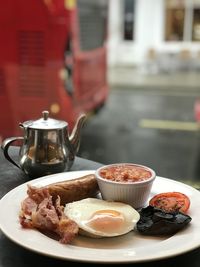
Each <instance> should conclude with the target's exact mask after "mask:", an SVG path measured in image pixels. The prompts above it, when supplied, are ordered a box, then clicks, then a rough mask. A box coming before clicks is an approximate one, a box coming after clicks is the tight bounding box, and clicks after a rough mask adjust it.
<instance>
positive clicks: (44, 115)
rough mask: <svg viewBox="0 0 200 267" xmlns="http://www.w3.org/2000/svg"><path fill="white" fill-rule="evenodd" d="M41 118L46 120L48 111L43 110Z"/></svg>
mask: <svg viewBox="0 0 200 267" xmlns="http://www.w3.org/2000/svg"><path fill="white" fill-rule="evenodd" d="M42 115H43V119H44V120H45V121H46V120H48V118H49V111H47V110H44V111H42Z"/></svg>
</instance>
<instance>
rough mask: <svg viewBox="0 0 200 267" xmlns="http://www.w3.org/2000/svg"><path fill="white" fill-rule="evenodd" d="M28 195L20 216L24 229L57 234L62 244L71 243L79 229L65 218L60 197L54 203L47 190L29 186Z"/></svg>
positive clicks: (22, 205)
mask: <svg viewBox="0 0 200 267" xmlns="http://www.w3.org/2000/svg"><path fill="white" fill-rule="evenodd" d="M27 193H28V197H27V198H25V199H24V201H23V202H22V204H21V212H20V214H19V219H20V223H21V225H22V227H24V228H36V229H38V230H40V231H43V232H52V233H56V234H57V235H58V236H59V241H60V242H61V243H64V244H67V243H70V242H71V241H72V240H73V239H74V238H75V236H76V235H77V234H78V230H79V229H78V225H77V224H76V223H75V222H74V221H72V220H70V219H69V218H67V217H66V216H65V214H64V212H63V210H64V207H63V206H61V205H60V197H59V196H58V198H57V199H56V201H55V203H53V201H52V196H50V194H49V192H48V190H46V188H36V187H32V186H28V190H27Z"/></svg>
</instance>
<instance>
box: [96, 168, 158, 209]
mask: <svg viewBox="0 0 200 267" xmlns="http://www.w3.org/2000/svg"><path fill="white" fill-rule="evenodd" d="M124 165H125V166H126V165H129V166H133V167H134V166H137V167H142V168H144V169H146V170H148V171H149V172H151V177H150V178H148V179H147V180H144V181H140V182H123V183H122V182H116V181H111V180H108V179H105V178H102V177H101V176H100V171H101V170H102V169H104V168H108V167H109V166H124ZM95 176H96V179H97V182H98V185H99V190H100V192H101V196H102V199H104V200H108V201H119V202H123V203H127V204H129V205H131V206H132V207H133V208H135V209H139V208H142V207H144V206H145V205H146V204H147V200H148V198H149V195H150V192H151V187H152V184H153V182H154V180H155V178H156V173H155V171H154V170H152V169H151V168H149V167H147V166H144V165H140V164H133V163H115V164H109V165H105V166H103V167H100V168H99V169H97V170H96V171H95Z"/></svg>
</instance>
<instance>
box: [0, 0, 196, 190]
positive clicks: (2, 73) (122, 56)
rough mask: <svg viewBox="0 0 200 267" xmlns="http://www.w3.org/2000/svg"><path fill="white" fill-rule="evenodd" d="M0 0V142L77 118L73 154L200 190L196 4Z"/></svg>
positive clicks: (181, 0) (175, 0)
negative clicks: (35, 124)
mask: <svg viewBox="0 0 200 267" xmlns="http://www.w3.org/2000/svg"><path fill="white" fill-rule="evenodd" d="M0 2H1V10H0V36H1V42H0V142H1V141H2V140H3V139H4V138H6V137H10V136H19V135H22V131H21V129H20V128H19V126H18V124H19V122H24V121H26V120H30V119H38V118H39V117H41V113H42V111H43V110H46V109H47V110H49V111H50V116H51V117H54V118H56V119H62V120H66V121H68V123H69V130H70V131H71V130H72V129H73V127H74V124H75V122H76V119H77V117H78V115H79V114H80V113H81V112H85V113H86V114H87V115H88V119H87V121H86V123H85V126H84V128H83V130H82V136H81V145H80V149H79V152H78V156H81V157H83V158H86V159H90V160H94V161H97V162H101V163H103V164H108V163H115V162H134V163H138V164H144V165H147V166H149V167H151V168H153V169H154V170H155V171H156V173H157V175H159V176H163V177H167V178H171V179H174V180H179V181H184V182H185V183H188V184H190V185H192V186H194V187H196V188H199V187H200V127H199V121H200V75H199V74H200V0H149V1H145V0H99V1H98V0H77V1H75V0H37V1H36V0H32V1H31V0H29V1H26V0H18V1H14V0H7V1H6V2H5V1H3V0H0Z"/></svg>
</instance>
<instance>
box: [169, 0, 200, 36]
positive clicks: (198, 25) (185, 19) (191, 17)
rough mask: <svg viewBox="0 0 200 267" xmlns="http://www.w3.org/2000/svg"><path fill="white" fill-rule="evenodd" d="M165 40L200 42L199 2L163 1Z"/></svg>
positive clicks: (188, 0) (182, 0)
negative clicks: (164, 6)
mask: <svg viewBox="0 0 200 267" xmlns="http://www.w3.org/2000/svg"><path fill="white" fill-rule="evenodd" d="M165 5H166V8H165V40H166V41H200V0H165Z"/></svg>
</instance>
